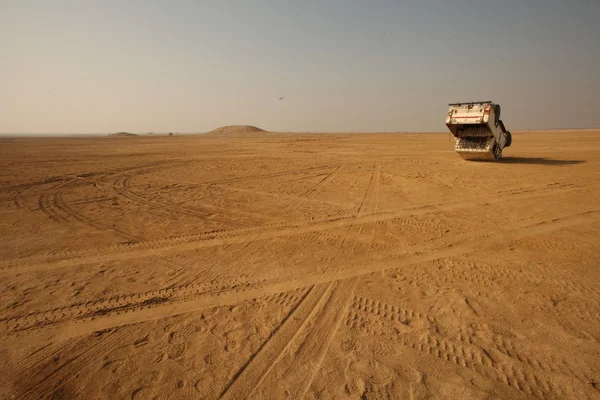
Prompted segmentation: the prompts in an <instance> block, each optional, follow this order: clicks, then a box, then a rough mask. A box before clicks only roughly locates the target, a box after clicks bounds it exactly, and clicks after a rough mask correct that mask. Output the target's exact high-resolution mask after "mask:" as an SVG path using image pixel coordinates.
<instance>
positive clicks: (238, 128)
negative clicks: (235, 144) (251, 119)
mask: <svg viewBox="0 0 600 400" xmlns="http://www.w3.org/2000/svg"><path fill="white" fill-rule="evenodd" d="M264 132H266V131H265V130H264V129H260V128H257V127H256V126H252V125H228V126H222V127H220V128H217V129H214V130H212V131H210V132H208V133H209V134H210V135H247V134H252V133H264Z"/></svg>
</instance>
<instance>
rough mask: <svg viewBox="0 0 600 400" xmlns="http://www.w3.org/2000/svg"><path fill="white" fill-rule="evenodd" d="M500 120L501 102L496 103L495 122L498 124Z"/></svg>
mask: <svg viewBox="0 0 600 400" xmlns="http://www.w3.org/2000/svg"><path fill="white" fill-rule="evenodd" d="M498 121H500V104H494V123H495V124H496V126H498Z"/></svg>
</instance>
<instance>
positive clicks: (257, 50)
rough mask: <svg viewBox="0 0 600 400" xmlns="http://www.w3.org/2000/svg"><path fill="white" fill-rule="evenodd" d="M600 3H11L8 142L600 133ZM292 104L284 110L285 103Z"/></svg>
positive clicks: (5, 77) (3, 56)
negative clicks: (239, 127)
mask: <svg viewBox="0 0 600 400" xmlns="http://www.w3.org/2000/svg"><path fill="white" fill-rule="evenodd" d="M599 18H600V1H598V0H579V1H578V0H575V1H570V2H568V1H555V0H529V1H528V0H523V1H516V0H502V1H500V0H496V1H484V0H478V1H475V0H462V1H459V0H422V1H350V0H347V1H339V0H336V1H325V0H323V1H312V0H311V1H309V0H307V1H284V0H279V1H266V0H262V1H261V0H255V1H250V0H248V1H224V0H221V1H200V0H198V1H171V2H169V1H147V0H144V1H141V0H140V1H109V0H104V1H86V0H75V1H59V0H44V1H25V0H21V1H6V0H0V132H5V133H18V132H48V133H58V132H61V133H66V132H80V133H93V132H115V131H130V132H149V131H154V132H165V131H177V132H203V131H208V130H211V129H213V128H215V127H217V126H220V125H231V124H252V125H257V126H259V127H261V128H264V129H268V130H278V131H315V132H323V131H337V132H342V131H351V132H359V131H444V130H445V126H444V117H445V112H446V110H447V103H449V102H455V101H468V100H494V101H496V102H498V103H500V104H501V105H502V107H503V118H504V120H505V121H506V125H507V127H508V128H509V129H529V128H568V127H600V112H599V111H598V110H599V109H600V102H599V101H598V99H597V97H598V94H600V67H599V65H600V45H599V43H600V23H599V22H598V19H599ZM280 97H284V99H283V100H279V98H280Z"/></svg>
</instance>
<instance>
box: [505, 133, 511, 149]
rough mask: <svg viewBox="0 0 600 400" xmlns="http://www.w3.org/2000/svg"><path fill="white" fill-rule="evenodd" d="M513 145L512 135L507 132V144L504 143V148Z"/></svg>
mask: <svg viewBox="0 0 600 400" xmlns="http://www.w3.org/2000/svg"><path fill="white" fill-rule="evenodd" d="M511 144H512V134H511V133H510V132H509V131H506V143H504V147H510V145H511Z"/></svg>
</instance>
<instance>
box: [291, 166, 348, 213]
mask: <svg viewBox="0 0 600 400" xmlns="http://www.w3.org/2000/svg"><path fill="white" fill-rule="evenodd" d="M346 165H347V164H342V165H340V166H338V167H337V168H336V169H334V170H333V171H331V172H330V173H329V174H327V175H326V176H325V177H324V178H323V179H321V180H320V181H319V182H317V183H316V184H314V185H313V186H311V187H310V188H309V189H308V190H307V191H305V192H304V193H302V194H301V195H300V196H298V197H296V198H295V199H294V200H292V201H291V202H289V203H288V204H287V205H285V206H283V207H282V208H281V209H280V210H279V213H284V212H288V211H290V210H292V209H294V208H295V207H296V206H297V205H298V203H299V202H300V201H302V200H304V199H306V198H309V197H310V196H312V195H313V194H314V193H315V192H316V191H317V190H318V189H319V188H320V187H321V186H323V185H326V184H327V183H329V182H331V181H333V180H334V179H335V177H336V176H337V175H338V174H339V173H340V172H341V171H342V170H343V169H344V168H345V167H346Z"/></svg>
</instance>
